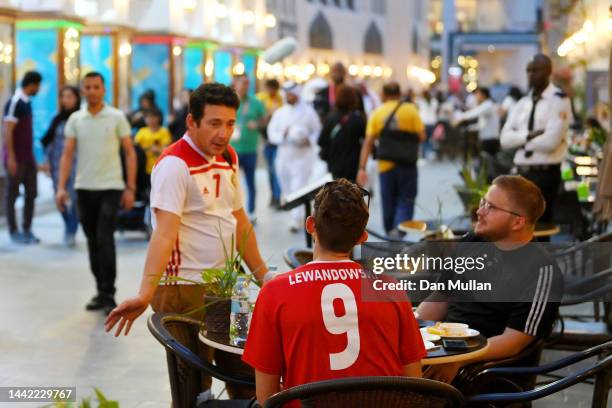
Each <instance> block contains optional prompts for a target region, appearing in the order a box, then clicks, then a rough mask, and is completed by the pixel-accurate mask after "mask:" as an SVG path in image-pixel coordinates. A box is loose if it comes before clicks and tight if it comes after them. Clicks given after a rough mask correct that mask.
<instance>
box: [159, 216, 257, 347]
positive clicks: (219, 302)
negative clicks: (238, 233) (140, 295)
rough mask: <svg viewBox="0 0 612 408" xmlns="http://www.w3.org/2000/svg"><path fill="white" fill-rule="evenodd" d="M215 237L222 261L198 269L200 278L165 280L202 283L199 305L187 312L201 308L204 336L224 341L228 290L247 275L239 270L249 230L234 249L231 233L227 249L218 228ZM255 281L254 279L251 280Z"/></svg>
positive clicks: (228, 302) (227, 330) (194, 311)
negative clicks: (201, 300)
mask: <svg viewBox="0 0 612 408" xmlns="http://www.w3.org/2000/svg"><path fill="white" fill-rule="evenodd" d="M218 233H219V239H221V242H222V244H223V252H224V255H225V257H224V259H225V260H224V263H223V266H221V267H217V268H206V269H204V270H202V272H201V278H202V279H201V281H196V280H192V279H187V278H183V277H180V276H171V277H168V278H166V279H165V281H166V282H176V281H182V282H187V283H190V284H194V285H204V287H205V293H204V299H203V305H202V306H201V307H199V308H197V309H194V310H192V311H190V312H188V314H195V313H198V312H202V311H204V318H203V319H204V320H203V323H204V330H205V331H206V335H207V336H208V337H212V338H216V339H219V341H222V342H223V341H227V340H228V338H229V331H230V327H229V326H230V311H231V301H232V290H233V288H234V285H236V282H237V281H238V278H239V277H241V276H244V277H246V279H249V278H250V275H247V274H246V273H245V272H244V270H243V269H242V267H241V265H242V260H243V257H242V253H243V248H244V247H245V244H246V239H247V237H248V235H249V234H250V231H249V233H247V234H245V237H244V238H243V241H242V244H241V245H240V247H239V249H236V245H235V238H234V235H233V234H232V238H231V242H230V248H229V249H228V248H227V247H226V245H225V242H224V241H223V239H222V238H221V228H220V227H219V228H218ZM255 282H256V281H255Z"/></svg>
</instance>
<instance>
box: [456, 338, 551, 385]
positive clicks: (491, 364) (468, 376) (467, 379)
mask: <svg viewBox="0 0 612 408" xmlns="http://www.w3.org/2000/svg"><path fill="white" fill-rule="evenodd" d="M543 348H544V340H543V339H536V340H534V341H533V342H531V344H529V345H528V346H527V347H525V348H524V349H523V350H521V351H520V352H519V353H518V354H516V355H514V356H512V357H508V358H505V359H502V360H495V361H486V362H482V363H475V364H470V365H468V366H465V367H463V368H462V369H461V371H459V374H458V375H457V377H456V378H455V380H454V381H453V385H454V386H455V387H457V388H458V389H459V390H461V392H462V393H463V394H464V395H473V394H479V393H482V392H485V391H490V390H494V391H495V392H522V391H528V390H531V389H533V388H534V386H535V384H536V375H535V374H533V375H525V376H522V377H520V378H512V377H509V376H504V375H501V374H500V375H498V376H492V375H489V376H486V377H483V376H482V375H481V373H482V372H483V371H485V370H490V369H493V368H509V367H534V366H537V365H538V364H539V363H540V357H541V355H542V349H543Z"/></svg>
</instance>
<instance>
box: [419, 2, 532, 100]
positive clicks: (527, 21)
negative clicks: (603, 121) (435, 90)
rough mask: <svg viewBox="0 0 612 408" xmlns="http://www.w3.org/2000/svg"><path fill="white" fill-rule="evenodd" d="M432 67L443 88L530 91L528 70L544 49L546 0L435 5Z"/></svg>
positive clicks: (431, 22) (431, 21) (431, 20)
mask: <svg viewBox="0 0 612 408" xmlns="http://www.w3.org/2000/svg"><path fill="white" fill-rule="evenodd" d="M429 6H430V9H429V25H430V28H431V32H432V61H431V63H432V67H433V68H434V69H437V70H439V71H438V72H439V77H440V79H441V80H442V82H443V83H447V82H448V79H449V70H450V72H451V74H455V75H457V74H459V75H460V76H461V78H460V79H461V80H462V82H463V83H464V84H465V85H466V88H467V89H468V90H470V89H472V88H475V87H476V84H478V83H480V84H484V85H488V86H491V85H494V84H497V83H500V84H512V85H517V86H519V87H521V88H522V89H526V87H527V77H526V75H525V67H526V65H527V63H528V61H529V60H530V59H531V57H532V56H533V55H534V54H536V53H537V52H539V51H540V50H541V46H540V32H541V29H542V15H543V14H542V13H543V10H542V7H543V4H542V0H513V1H508V0H430V2H429Z"/></svg>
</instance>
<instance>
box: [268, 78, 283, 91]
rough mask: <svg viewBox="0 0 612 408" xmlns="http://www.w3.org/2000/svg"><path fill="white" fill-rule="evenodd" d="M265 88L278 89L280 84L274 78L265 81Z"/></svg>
mask: <svg viewBox="0 0 612 408" xmlns="http://www.w3.org/2000/svg"><path fill="white" fill-rule="evenodd" d="M265 86H266V87H268V88H272V89H280V83H279V82H278V80H277V79H274V78H272V79H268V80H266V82H265Z"/></svg>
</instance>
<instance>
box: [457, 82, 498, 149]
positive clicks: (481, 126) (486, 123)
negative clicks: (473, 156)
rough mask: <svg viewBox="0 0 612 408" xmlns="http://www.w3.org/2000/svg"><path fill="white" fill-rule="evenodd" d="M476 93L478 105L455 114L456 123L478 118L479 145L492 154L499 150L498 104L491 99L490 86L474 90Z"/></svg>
mask: <svg viewBox="0 0 612 408" xmlns="http://www.w3.org/2000/svg"><path fill="white" fill-rule="evenodd" d="M474 94H475V95H476V102H477V105H476V106H475V107H474V108H472V109H470V110H468V111H465V112H459V113H457V114H456V115H455V121H454V125H455V126H457V125H458V124H459V123H461V122H463V121H466V120H472V119H478V122H477V126H478V141H479V145H480V146H479V147H480V148H481V149H482V150H484V151H485V152H487V153H489V154H490V155H491V156H495V154H496V153H497V152H498V150H499V116H498V114H497V106H496V105H495V102H493V100H491V92H490V91H489V89H488V88H484V87H482V88H478V89H476V91H475V92H474Z"/></svg>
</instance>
